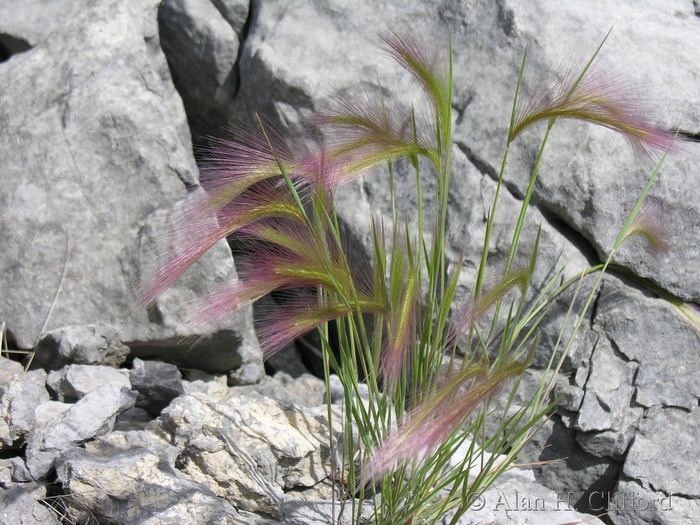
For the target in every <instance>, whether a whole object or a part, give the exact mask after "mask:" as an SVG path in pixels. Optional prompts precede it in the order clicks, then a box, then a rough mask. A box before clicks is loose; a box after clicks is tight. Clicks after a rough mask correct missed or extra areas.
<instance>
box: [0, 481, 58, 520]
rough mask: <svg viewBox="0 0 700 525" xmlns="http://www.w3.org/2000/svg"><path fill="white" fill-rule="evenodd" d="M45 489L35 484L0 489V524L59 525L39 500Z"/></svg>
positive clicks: (43, 495) (44, 493) (44, 494)
mask: <svg viewBox="0 0 700 525" xmlns="http://www.w3.org/2000/svg"><path fill="white" fill-rule="evenodd" d="M45 496H46V489H45V488H44V487H43V486H41V485H37V484H35V483H32V484H28V485H26V486H21V485H20V486H16V487H12V488H10V489H6V490H2V489H0V522H1V523H7V524H10V523H12V524H17V525H59V524H60V523H61V522H60V521H59V520H58V519H57V518H56V516H55V515H54V514H53V513H52V512H51V511H50V510H49V509H48V508H47V507H46V506H45V505H42V504H41V503H40V502H39V500H40V499H41V498H44V497H45Z"/></svg>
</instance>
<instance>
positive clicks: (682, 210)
mask: <svg viewBox="0 0 700 525" xmlns="http://www.w3.org/2000/svg"><path fill="white" fill-rule="evenodd" d="M490 11H491V14H490V16H489V18H487V19H490V20H492V21H493V22H492V23H491V24H483V26H482V27H481V28H479V29H477V31H482V32H484V33H486V34H484V35H483V36H482V38H483V40H482V39H481V38H479V37H477V36H476V35H475V34H474V33H473V32H467V31H465V32H464V33H462V32H458V33H457V34H455V35H454V36H453V46H454V47H455V49H457V50H459V51H458V56H457V57H456V60H455V71H456V72H457V73H456V81H457V84H458V85H459V84H461V83H462V80H461V79H462V78H464V77H462V75H464V74H466V73H467V71H468V68H467V67H465V66H471V69H472V71H479V82H477V83H469V84H468V85H469V88H468V90H469V93H468V95H469V96H468V98H467V100H468V104H466V105H465V106H464V111H463V112H462V113H461V114H460V115H461V117H462V118H461V120H460V123H459V125H458V127H457V130H456V136H455V138H456V139H457V140H464V141H465V143H467V144H468V145H469V147H470V148H471V149H472V150H473V151H478V152H479V155H480V156H481V158H482V159H484V160H485V161H486V163H487V164H488V165H489V166H491V167H492V168H493V167H498V166H499V164H500V158H501V155H502V148H503V145H502V137H503V136H504V134H505V133H506V130H507V126H508V117H507V113H506V112H508V111H509V110H510V105H511V103H512V97H513V89H512V86H514V85H515V84H514V80H515V78H516V75H517V71H516V68H517V67H518V65H519V63H520V59H521V57H522V50H523V46H524V44H525V43H529V44H530V46H529V65H530V71H532V72H533V73H532V77H533V80H534V81H535V82H537V80H538V79H541V78H543V77H546V76H548V75H549V76H555V77H556V76H557V70H556V68H557V67H559V64H562V63H563V64H565V66H564V68H565V67H566V64H569V63H571V62H572V60H575V58H572V57H579V56H580V55H581V54H584V55H586V56H589V55H590V54H591V53H592V52H593V50H594V48H595V46H596V45H597V44H598V43H599V42H600V41H601V40H602V38H603V36H604V35H605V33H606V32H607V31H608V30H609V29H610V26H611V24H614V29H613V31H612V34H611V36H610V38H609V39H608V41H607V42H606V44H605V47H604V49H603V56H604V57H605V58H606V59H607V60H608V61H609V62H611V63H614V64H620V65H622V66H626V65H630V67H625V70H628V69H631V71H629V73H630V74H634V75H635V77H636V78H638V79H639V82H638V83H640V84H643V85H644V89H645V90H646V93H643V94H646V95H649V96H650V97H651V98H652V99H654V100H656V101H658V104H659V106H660V107H659V110H660V111H658V115H656V118H657V123H658V124H660V125H661V126H663V127H666V128H668V129H676V128H680V129H683V130H691V133H697V131H698V129H700V111H699V110H698V107H700V103H699V102H700V99H699V98H698V97H699V96H700V95H698V92H697V90H696V89H695V88H694V86H695V85H696V84H697V82H698V76H699V75H700V71H699V70H698V66H697V63H696V62H695V61H694V59H693V58H692V52H691V51H690V49H692V48H693V47H694V45H687V44H688V43H690V42H692V43H693V44H700V36H699V35H700V33H699V32H698V30H697V29H698V23H699V21H698V19H697V17H696V16H694V13H693V9H692V6H691V5H690V3H689V2H684V1H682V0H674V1H671V2H667V3H665V4H664V5H663V7H662V6H660V5H658V4H655V3H653V2H650V3H644V4H639V3H638V2H622V3H616V5H615V6H614V7H613V6H608V7H606V8H605V9H600V10H595V9H594V10H591V9H590V5H584V4H575V5H574V4H568V5H565V6H562V5H560V4H559V3H558V2H554V1H545V2H506V3H504V4H501V5H499V6H496V5H492V6H491V7H490ZM497 12H502V13H504V14H507V18H508V19H509V20H510V22H509V23H508V24H507V25H505V26H504V25H503V24H498V23H494V22H495V21H496V20H497V14H498V13H497ZM469 18H471V16H469ZM583 20H585V23H582V21H583ZM470 29H471V28H470ZM483 41H488V42H492V44H493V45H492V46H488V47H487V46H482V45H481V43H480V42H483ZM649 41H653V42H654V45H653V46H652V47H653V52H651V51H652V50H651V49H648V46H645V45H644V44H643V43H644V42H649ZM581 42H587V43H588V45H587V46H585V47H584V50H583V51H581V45H580V43H581ZM680 42H683V45H680V44H679V43H680ZM506 43H507V45H504V44H506ZM499 44H501V45H499ZM493 47H497V48H498V49H496V50H493ZM695 47H696V46H695ZM487 56H488V59H487ZM508 64H510V66H509V65H508ZM611 69H613V70H614V69H615V66H613V67H612V68H611ZM503 86H507V87H503ZM457 103H458V104H459V102H457ZM492 108H500V112H499V114H496V112H495V111H494V110H493V109H492ZM557 128H558V129H556V128H555V130H554V133H553V136H552V139H551V141H550V144H549V149H548V151H547V152H546V154H545V156H544V159H543V164H542V167H541V177H540V180H539V182H538V185H537V187H536V189H535V192H536V193H535V199H536V202H537V204H538V206H540V207H542V208H543V209H546V210H548V211H549V212H550V213H553V214H555V215H556V216H558V217H560V218H561V219H563V221H564V222H565V223H566V224H568V225H569V226H570V227H572V228H573V229H575V230H576V231H578V232H580V233H581V235H582V236H583V237H584V238H585V239H587V240H588V241H590V242H591V244H592V245H593V246H594V247H595V249H596V251H597V253H598V255H599V257H603V255H604V254H605V253H607V252H608V251H609V250H610V248H611V246H612V243H613V241H614V239H615V236H616V235H617V232H618V231H619V229H620V228H621V226H622V225H623V223H624V220H625V217H626V216H627V214H628V212H629V211H630V209H631V207H632V205H633V204H634V202H635V200H636V197H637V195H638V193H639V192H640V190H641V188H642V187H643V185H644V183H645V181H646V179H647V177H648V176H649V175H650V173H651V169H652V167H653V163H643V162H642V163H639V162H635V159H634V158H633V157H632V154H631V153H630V151H629V148H628V145H627V144H626V142H625V140H624V139H623V138H621V137H618V136H615V135H614V134H612V133H611V132H609V131H608V130H605V129H602V128H595V127H591V126H588V125H584V124H580V123H566V122H562V123H559V124H558V125H557ZM542 134H543V131H542V130H540V131H539V132H538V131H532V132H531V133H530V134H528V136H527V137H525V136H523V137H521V138H522V140H520V138H519V139H518V141H516V142H515V143H514V148H513V152H512V157H511V158H512V160H513V162H512V163H511V169H510V170H509V171H508V172H507V174H506V177H507V178H508V181H509V183H510V184H512V186H513V189H514V191H517V192H519V193H521V194H522V193H523V192H524V188H525V185H526V176H527V174H528V173H529V168H530V167H531V166H532V164H533V162H534V156H535V153H536V148H537V147H538V146H539V140H541V137H542ZM695 151H697V150H695ZM572 152H573V153H572ZM696 162H697V160H696V153H691V154H690V155H689V156H686V157H683V156H681V157H678V158H673V159H669V161H668V162H667V163H666V164H665V166H664V170H663V176H662V177H661V178H660V180H659V181H658V184H657V185H656V186H655V188H654V190H653V194H654V196H655V197H656V198H657V199H658V200H659V202H660V204H661V206H662V208H663V210H664V218H663V226H664V228H665V229H666V230H667V232H668V236H669V239H668V241H669V242H670V245H671V248H670V251H669V252H668V253H667V254H665V255H664V256H663V257H658V258H650V257H649V256H648V255H647V254H646V253H645V251H644V248H645V247H644V244H643V243H639V242H633V243H628V244H627V245H626V246H625V247H624V249H623V250H622V251H621V252H619V253H618V256H617V261H618V262H619V263H621V264H623V265H625V266H628V267H630V268H632V269H633V271H634V272H635V273H637V274H639V275H643V276H646V277H650V278H652V279H653V280H654V281H655V282H657V283H659V284H661V285H662V286H663V287H664V288H666V289H668V290H670V291H672V292H673V293H676V294H678V295H680V296H681V297H683V298H684V299H686V300H694V301H696V302H697V301H698V300H699V299H700V280H699V277H698V273H697V272H695V271H694V270H693V268H694V261H696V260H697V259H698V256H699V255H700V253H699V252H698V249H697V245H696V243H695V242H694V241H693V233H691V232H694V231H697V229H698V226H699V225H700V214H699V213H698V210H699V209H700V202H698V199H697V195H696V194H692V195H691V194H688V193H687V192H686V191H685V188H687V187H693V186H694V185H696V184H697V180H696V179H695V177H697V172H696V171H693V170H692V168H691V167H690V166H692V165H694V164H695V163H696ZM650 164H651V165H650ZM516 188H517V189H516Z"/></svg>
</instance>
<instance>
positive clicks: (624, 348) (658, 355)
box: [596, 277, 700, 410]
mask: <svg viewBox="0 0 700 525" xmlns="http://www.w3.org/2000/svg"><path fill="white" fill-rule="evenodd" d="M596 326H599V327H600V328H601V329H602V330H604V331H605V333H606V335H607V337H608V338H609V339H610V341H611V343H612V344H613V347H614V348H615V349H616V350H617V351H618V352H619V353H620V355H621V356H623V357H624V358H625V359H628V360H631V361H633V362H635V363H638V371H637V373H636V374H635V377H634V381H633V384H634V387H635V389H636V393H635V398H634V400H635V402H636V403H637V404H639V405H642V406H644V407H652V406H657V405H665V406H676V407H683V408H686V409H688V410H690V409H692V408H693V407H695V406H697V404H698V399H700V384H698V382H697V381H696V380H695V379H694V375H693V371H694V370H697V369H698V368H699V367H700V338H698V334H697V332H696V331H695V330H694V328H693V326H692V325H691V324H690V323H689V322H688V321H687V320H686V319H684V318H683V317H681V315H680V314H679V313H678V312H677V311H675V310H674V308H673V307H672V306H671V305H670V304H669V303H668V302H667V301H665V300H663V299H658V298H654V297H652V296H651V294H650V293H648V292H644V291H641V290H639V289H635V288H632V287H630V286H627V285H625V284H624V283H623V282H621V281H620V280H618V279H615V278H613V277H607V278H606V281H605V285H604V287H603V289H602V291H601V295H600V299H599V302H598V311H597V316H596Z"/></svg>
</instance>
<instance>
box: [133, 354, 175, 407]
mask: <svg viewBox="0 0 700 525" xmlns="http://www.w3.org/2000/svg"><path fill="white" fill-rule="evenodd" d="M129 379H130V381H131V386H132V387H133V389H134V390H136V391H137V392H138V397H137V398H136V406H137V407H138V408H142V409H144V410H145V411H146V412H148V413H149V414H150V415H151V416H153V417H157V416H158V414H160V412H161V411H162V410H163V409H164V408H165V407H167V406H168V405H169V404H170V402H171V401H172V400H173V399H175V398H176V397H178V396H181V395H182V394H184V393H185V389H184V386H183V384H182V374H181V373H180V371H179V370H178V368H177V367H176V366H175V365H171V364H168V363H162V362H159V361H142V360H141V359H138V358H136V359H134V363H133V369H132V370H131V371H130V372H129Z"/></svg>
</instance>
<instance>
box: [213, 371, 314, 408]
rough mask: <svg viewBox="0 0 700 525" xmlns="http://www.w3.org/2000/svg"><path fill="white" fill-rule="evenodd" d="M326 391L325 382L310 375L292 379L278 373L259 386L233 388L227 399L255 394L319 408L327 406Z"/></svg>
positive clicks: (266, 378) (300, 405)
mask: <svg viewBox="0 0 700 525" xmlns="http://www.w3.org/2000/svg"><path fill="white" fill-rule="evenodd" d="M325 390H326V388H325V386H324V383H323V380H321V379H319V378H317V377H314V376H312V375H310V374H304V375H302V376H300V377H297V378H292V377H291V376H289V375H287V374H285V373H284V372H277V373H276V374H275V375H274V376H273V377H271V378H270V377H267V376H266V377H264V378H263V380H262V381H261V382H260V383H258V384H257V385H251V386H240V387H232V388H230V389H229V391H228V394H227V396H226V397H229V396H237V395H245V394H250V393H253V392H255V393H257V394H260V395H262V396H265V397H269V398H271V399H275V400H277V401H282V402H285V403H291V404H293V405H296V406H297V407H300V408H301V407H317V406H321V405H324V404H325V397H324V393H325ZM222 399H225V398H222Z"/></svg>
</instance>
